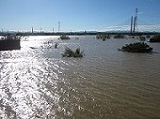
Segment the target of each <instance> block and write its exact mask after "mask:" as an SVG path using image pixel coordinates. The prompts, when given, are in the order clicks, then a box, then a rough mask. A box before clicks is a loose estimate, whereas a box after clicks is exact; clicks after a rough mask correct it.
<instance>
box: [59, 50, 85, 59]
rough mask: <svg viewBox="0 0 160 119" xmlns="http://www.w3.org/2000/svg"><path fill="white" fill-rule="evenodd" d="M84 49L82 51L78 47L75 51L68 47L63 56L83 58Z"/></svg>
mask: <svg viewBox="0 0 160 119" xmlns="http://www.w3.org/2000/svg"><path fill="white" fill-rule="evenodd" d="M83 55H84V54H83V51H82V52H81V51H80V48H77V49H76V50H75V51H73V50H72V49H70V48H68V47H66V48H65V51H64V53H63V54H62V56H63V57H75V58H81V57H83Z"/></svg>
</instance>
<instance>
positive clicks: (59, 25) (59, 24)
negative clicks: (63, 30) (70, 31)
mask: <svg viewBox="0 0 160 119" xmlns="http://www.w3.org/2000/svg"><path fill="white" fill-rule="evenodd" d="M60 27H61V23H60V21H58V32H60Z"/></svg>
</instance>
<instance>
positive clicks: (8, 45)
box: [0, 34, 22, 50]
mask: <svg viewBox="0 0 160 119" xmlns="http://www.w3.org/2000/svg"><path fill="white" fill-rule="evenodd" d="M21 37H22V36H19V35H10V34H7V35H5V36H2V37H1V39H0V50H17V49H20V48H21V47H20V39H21Z"/></svg>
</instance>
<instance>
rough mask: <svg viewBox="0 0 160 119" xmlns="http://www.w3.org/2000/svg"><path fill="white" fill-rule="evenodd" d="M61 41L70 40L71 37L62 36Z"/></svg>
mask: <svg viewBox="0 0 160 119" xmlns="http://www.w3.org/2000/svg"><path fill="white" fill-rule="evenodd" d="M60 39H61V40H69V39H70V37H69V36H66V35H61V36H60Z"/></svg>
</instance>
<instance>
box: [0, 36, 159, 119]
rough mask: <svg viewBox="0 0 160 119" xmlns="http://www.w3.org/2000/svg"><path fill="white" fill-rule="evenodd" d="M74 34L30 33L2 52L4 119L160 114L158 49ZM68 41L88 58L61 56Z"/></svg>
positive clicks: (0, 116)
mask: <svg viewBox="0 0 160 119" xmlns="http://www.w3.org/2000/svg"><path fill="white" fill-rule="evenodd" d="M75 38H77V36H75V37H74V36H73V37H71V40H68V41H60V40H58V37H53V36H52V37H51V36H49V37H46V36H43V37H40V36H39V37H37V36H36V37H33V36H32V37H29V38H27V39H25V40H22V41H21V45H22V48H21V50H19V51H18V50H17V51H3V52H2V51H1V52H0V119H9V118H10V119H39V118H40V119H59V118H63V119H71V118H75V119H115V118H116V119H148V118H149V119H158V118H160V114H159V112H160V108H159V107H160V102H159V99H160V74H159V71H160V62H159V58H160V54H159V53H153V54H137V53H124V52H120V51H118V50H117V49H118V48H120V47H121V46H122V45H124V44H127V43H130V42H135V40H134V39H118V40H116V39H108V40H106V41H105V42H103V41H101V40H96V39H95V38H94V36H80V37H79V38H78V39H75ZM55 43H58V48H57V49H55V48H54V45H55ZM150 45H151V46H152V47H153V48H154V50H155V51H156V52H160V48H159V44H150ZM65 46H68V47H72V48H73V49H74V48H77V47H81V49H83V50H84V53H85V56H84V58H82V59H74V58H62V56H61V54H62V53H63V51H64V48H65Z"/></svg>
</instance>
